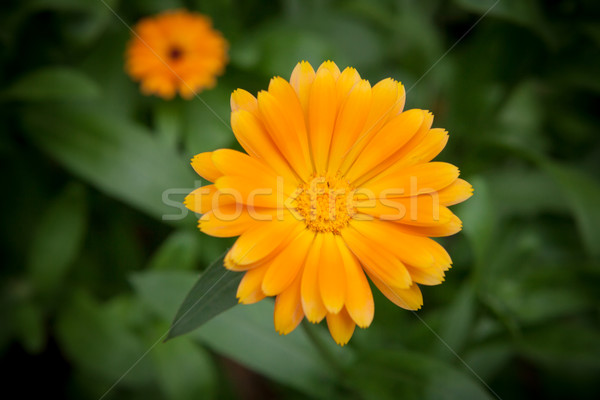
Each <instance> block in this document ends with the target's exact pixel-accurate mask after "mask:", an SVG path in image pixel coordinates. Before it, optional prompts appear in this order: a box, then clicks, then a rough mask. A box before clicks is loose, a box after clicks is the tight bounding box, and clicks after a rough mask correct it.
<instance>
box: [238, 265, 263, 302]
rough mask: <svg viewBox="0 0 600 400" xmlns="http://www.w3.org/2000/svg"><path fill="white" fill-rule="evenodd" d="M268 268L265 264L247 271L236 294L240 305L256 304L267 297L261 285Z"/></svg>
mask: <svg viewBox="0 0 600 400" xmlns="http://www.w3.org/2000/svg"><path fill="white" fill-rule="evenodd" d="M268 268H269V265H268V264H265V265H261V266H260V267H256V268H253V269H250V270H248V271H246V273H245V274H244V277H243V278H242V280H241V281H240V284H239V286H238V289H237V293H236V297H237V298H238V300H239V302H240V303H242V304H254V303H257V302H259V301H261V300H262V299H264V298H265V297H266V295H265V294H264V293H263V291H262V289H261V284H262V280H263V278H264V276H265V274H266V273H267V269H268Z"/></svg>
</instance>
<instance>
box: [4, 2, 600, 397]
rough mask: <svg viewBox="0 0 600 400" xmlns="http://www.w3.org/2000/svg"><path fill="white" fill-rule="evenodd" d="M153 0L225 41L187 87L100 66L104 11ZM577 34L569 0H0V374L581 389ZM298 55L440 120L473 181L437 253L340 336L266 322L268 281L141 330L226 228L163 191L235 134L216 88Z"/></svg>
mask: <svg viewBox="0 0 600 400" xmlns="http://www.w3.org/2000/svg"><path fill="white" fill-rule="evenodd" d="M174 8H187V9H189V10H195V11H200V12H202V13H204V14H207V15H208V16H210V17H211V18H212V20H213V22H214V25H215V27H216V28H217V29H219V30H221V31H222V32H223V34H224V36H225V37H226V38H227V40H228V41H229V42H230V52H229V55H230V63H229V65H228V66H227V70H226V73H225V75H224V76H223V77H221V78H220V79H219V81H218V84H217V86H216V87H215V88H214V89H212V90H209V91H206V92H203V93H201V94H200V96H199V98H196V99H194V100H191V101H184V100H182V99H180V98H178V99H174V100H173V101H164V100H162V99H159V98H155V97H145V96H143V95H141V94H140V93H139V90H138V85H137V84H136V83H133V82H131V81H130V79H129V77H128V76H127V75H126V74H125V72H124V51H125V45H126V42H127V40H128V39H129V37H130V34H131V32H130V30H129V29H128V27H127V25H130V26H133V25H134V24H135V23H136V22H137V21H139V19H141V18H143V17H146V16H150V15H153V14H156V13H158V12H160V11H163V10H166V9H174ZM111 9H112V10H114V12H115V13H116V15H115V13H113V12H112V11H111ZM117 15H118V16H117ZM599 49H600V10H599V7H598V3H597V2H596V1H593V0H588V1H585V0H584V1H575V0H564V1H559V0H555V1H541V0H499V1H497V2H496V1H495V0H480V1H479V0H431V1H416V0H378V1H369V0H350V1H317V0H309V1H301V0H286V1H283V0H282V1H278V2H267V1H258V0H245V1H242V0H226V1H216V0H215V1H193V0H188V1H183V0H181V1H177V0H168V1H165V0H161V1H158V0H129V1H123V0H22V1H21V0H8V1H7V0H4V1H3V3H2V6H1V11H0V129H1V131H2V134H1V135H0V154H1V158H0V163H1V168H2V171H3V173H2V176H3V182H4V183H3V187H4V189H3V193H4V195H3V198H2V200H3V207H2V209H3V210H4V212H3V215H2V225H1V231H0V235H1V243H2V244H1V253H0V254H1V257H2V269H1V273H0V276H1V283H0V318H1V324H0V355H1V357H2V364H3V366H4V368H3V369H4V370H5V372H4V373H3V377H2V381H3V387H4V390H5V391H6V393H10V391H12V390H16V391H17V393H20V397H28V396H29V395H32V394H34V393H35V392H36V391H37V390H40V389H43V391H44V393H45V394H46V395H53V396H57V397H59V398H68V399H100V398H105V399H142V398H143V399H268V398H273V399H301V398H314V399H336V398H344V399H346V398H357V399H398V398H403V399H423V398H426V399H465V398H468V399H494V398H502V399H526V398H546V399H563V398H569V399H574V398H577V399H588V398H589V399H591V398H598V397H597V396H598V395H599V394H600V388H599V387H598V386H599V383H598V377H599V376H600V325H599V317H600V314H599V312H600V308H599V304H600V303H599V297H600V296H599V289H600V134H599V128H598V127H599V126H600V125H599V122H600V113H599V111H600V52H599ZM303 59H304V60H308V61H310V62H311V63H312V64H313V66H318V65H319V64H320V63H321V62H322V61H324V60H326V59H331V60H334V61H335V62H336V63H337V65H338V66H340V68H342V69H343V68H344V67H346V66H354V67H356V68H357V69H358V71H359V72H360V73H361V75H362V77H364V78H366V79H368V80H369V81H370V82H371V83H372V84H374V83H376V82H377V81H378V80H380V79H383V78H386V77H393V78H395V79H397V80H400V81H402V82H403V83H404V85H405V87H406V89H407V91H408V94H407V107H408V108H422V109H429V110H431V111H432V112H433V113H434V114H435V116H436V119H435V121H434V127H443V128H446V129H448V131H449V132H450V142H449V144H448V146H447V148H446V150H445V151H444V152H443V153H442V154H441V156H440V157H438V159H440V160H444V161H448V162H452V163H454V164H456V165H458V166H459V167H460V168H461V171H462V176H463V177H464V178H465V179H467V180H469V181H470V182H472V183H473V185H474V187H475V195H474V197H473V198H471V199H470V200H469V201H467V202H466V203H464V204H462V205H460V207H455V208H454V209H455V210H456V212H457V214H458V215H459V216H460V217H461V218H462V219H463V221H464V231H463V232H461V233H460V234H458V235H456V236H454V237H451V238H446V239H443V240H442V242H443V244H444V245H445V246H446V248H447V249H448V251H449V253H450V254H451V255H452V257H453V259H454V267H453V269H452V270H450V271H449V272H448V274H447V278H446V282H445V283H444V284H443V285H441V286H436V287H425V288H424V289H423V291H424V298H425V305H424V307H423V308H422V309H421V310H420V311H418V313H416V314H413V313H411V312H408V311H405V310H402V309H399V308H397V307H396V306H394V305H393V304H391V303H390V302H389V301H387V300H386V299H385V298H384V297H383V296H381V295H380V294H378V295H377V296H376V299H375V301H376V315H375V320H374V322H373V325H372V326H371V327H370V328H369V329H367V330H360V329H359V330H357V332H355V334H354V337H353V339H352V340H351V342H350V344H349V345H348V346H346V347H344V348H343V349H342V348H338V347H336V346H335V344H334V343H333V341H332V340H331V338H329V337H328V336H327V334H326V332H324V331H325V329H322V328H325V327H324V326H316V327H315V328H316V329H315V330H314V332H312V333H311V334H313V335H317V336H322V338H321V339H322V344H323V347H324V348H323V349H322V350H321V351H319V350H318V349H317V348H315V346H314V345H313V343H312V342H311V341H310V340H309V338H308V337H307V336H310V335H307V331H305V330H303V329H301V328H298V329H296V331H295V332H294V333H292V334H291V335H289V336H281V337H280V336H279V335H277V334H276V333H275V331H274V329H273V323H272V307H273V305H272V302H269V301H263V302H261V303H259V304H256V305H252V306H239V307H235V308H233V309H231V310H230V311H228V312H226V313H224V314H222V315H220V316H219V317H217V318H215V319H214V320H212V321H211V322H209V323H208V324H206V325H205V326H203V327H202V328H201V329H199V330H197V331H195V332H193V333H191V334H188V335H185V336H182V337H178V338H176V339H173V340H171V341H169V342H167V343H162V340H161V338H162V337H163V335H164V333H165V332H166V330H167V329H168V327H169V324H170V322H171V320H172V318H173V316H174V315H175V312H176V310H177V308H178V306H179V304H180V303H181V301H182V299H183V298H184V297H185V294H186V293H187V292H188V290H189V289H190V288H191V286H192V285H193V283H194V281H195V280H196V279H197V278H198V276H199V273H200V271H202V269H204V268H206V267H207V266H208V265H209V264H210V262H211V261H213V260H215V259H217V258H218V257H219V255H220V254H221V253H222V252H223V251H224V250H225V249H226V248H227V247H228V246H229V245H230V244H231V241H230V240H224V239H215V238H211V237H208V236H206V235H203V234H201V233H200V232H199V231H198V230H197V229H196V226H195V225H196V217H195V216H194V215H193V214H192V213H188V214H183V213H184V211H183V210H182V208H181V207H180V206H179V202H180V201H181V200H182V199H183V197H184V196H185V194H187V193H189V191H191V189H193V188H194V187H197V186H199V184H200V182H199V181H198V178H197V177H196V176H195V174H194V173H193V171H192V169H191V167H189V164H188V162H189V159H190V158H191V157H192V156H193V155H195V154H197V153H200V152H203V151H208V150H213V149H217V148H221V147H233V148H237V145H236V143H235V141H234V137H233V134H232V133H231V131H230V129H229V127H228V126H227V124H226V123H223V121H225V122H227V123H228V122H229V95H230V93H231V91H232V90H234V89H235V88H238V87H241V88H244V89H246V90H248V91H250V92H252V93H256V92H257V91H258V90H260V89H266V88H267V86H268V82H269V79H270V78H271V77H272V76H274V75H281V76H283V77H285V78H286V79H287V78H289V74H290V73H291V71H292V69H293V67H294V65H295V64H296V63H297V62H298V61H300V60H303ZM207 105H208V107H207ZM165 217H166V219H165ZM321 334H323V335H321ZM323 351H325V352H327V353H328V354H330V357H333V358H334V359H335V360H336V362H335V363H333V364H331V363H328V361H327V359H326V358H324V357H323V354H322V352H323Z"/></svg>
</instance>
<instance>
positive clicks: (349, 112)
mask: <svg viewBox="0 0 600 400" xmlns="http://www.w3.org/2000/svg"><path fill="white" fill-rule="evenodd" d="M342 75H343V74H342ZM370 108H371V85H370V84H369V82H367V81H365V80H361V81H359V82H358V83H357V84H356V85H355V86H354V87H353V89H352V91H351V92H350V93H349V94H348V96H347V97H346V99H345V101H344V102H343V103H342V105H341V108H340V111H339V114H338V116H337V119H336V121H335V129H334V131H333V139H332V145H331V150H330V155H329V171H331V172H333V173H335V172H337V170H338V169H339V168H340V166H341V165H342V162H343V161H344V158H345V156H346V155H347V153H348V151H349V150H350V148H351V147H352V145H353V144H354V143H355V141H356V139H357V138H358V136H359V134H360V133H361V132H362V130H363V127H364V125H365V121H366V119H367V115H368V113H369V109H370Z"/></svg>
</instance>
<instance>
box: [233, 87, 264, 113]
mask: <svg viewBox="0 0 600 400" xmlns="http://www.w3.org/2000/svg"><path fill="white" fill-rule="evenodd" d="M230 103H231V111H232V113H233V112H235V111H238V110H245V111H247V112H249V113H251V114H252V115H254V116H255V117H257V118H258V117H259V116H260V114H259V112H258V101H257V100H256V97H254V96H253V95H252V94H251V93H249V92H247V91H245V90H244V89H236V90H234V91H233V93H231V100H230Z"/></svg>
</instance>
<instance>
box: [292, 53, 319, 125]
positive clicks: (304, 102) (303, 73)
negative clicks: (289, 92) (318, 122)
mask: <svg viewBox="0 0 600 400" xmlns="http://www.w3.org/2000/svg"><path fill="white" fill-rule="evenodd" d="M314 79H315V70H314V69H313V67H312V66H311V65H310V64H309V63H308V62H306V61H302V62H299V63H298V64H297V65H296V67H295V68H294V70H293V71H292V76H291V77H290V84H291V85H292V87H293V88H294V90H295V91H296V93H297V94H298V98H299V99H300V105H301V106H302V110H303V112H304V119H305V121H307V123H308V97H309V95H310V90H311V87H312V83H313V80H314Z"/></svg>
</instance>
